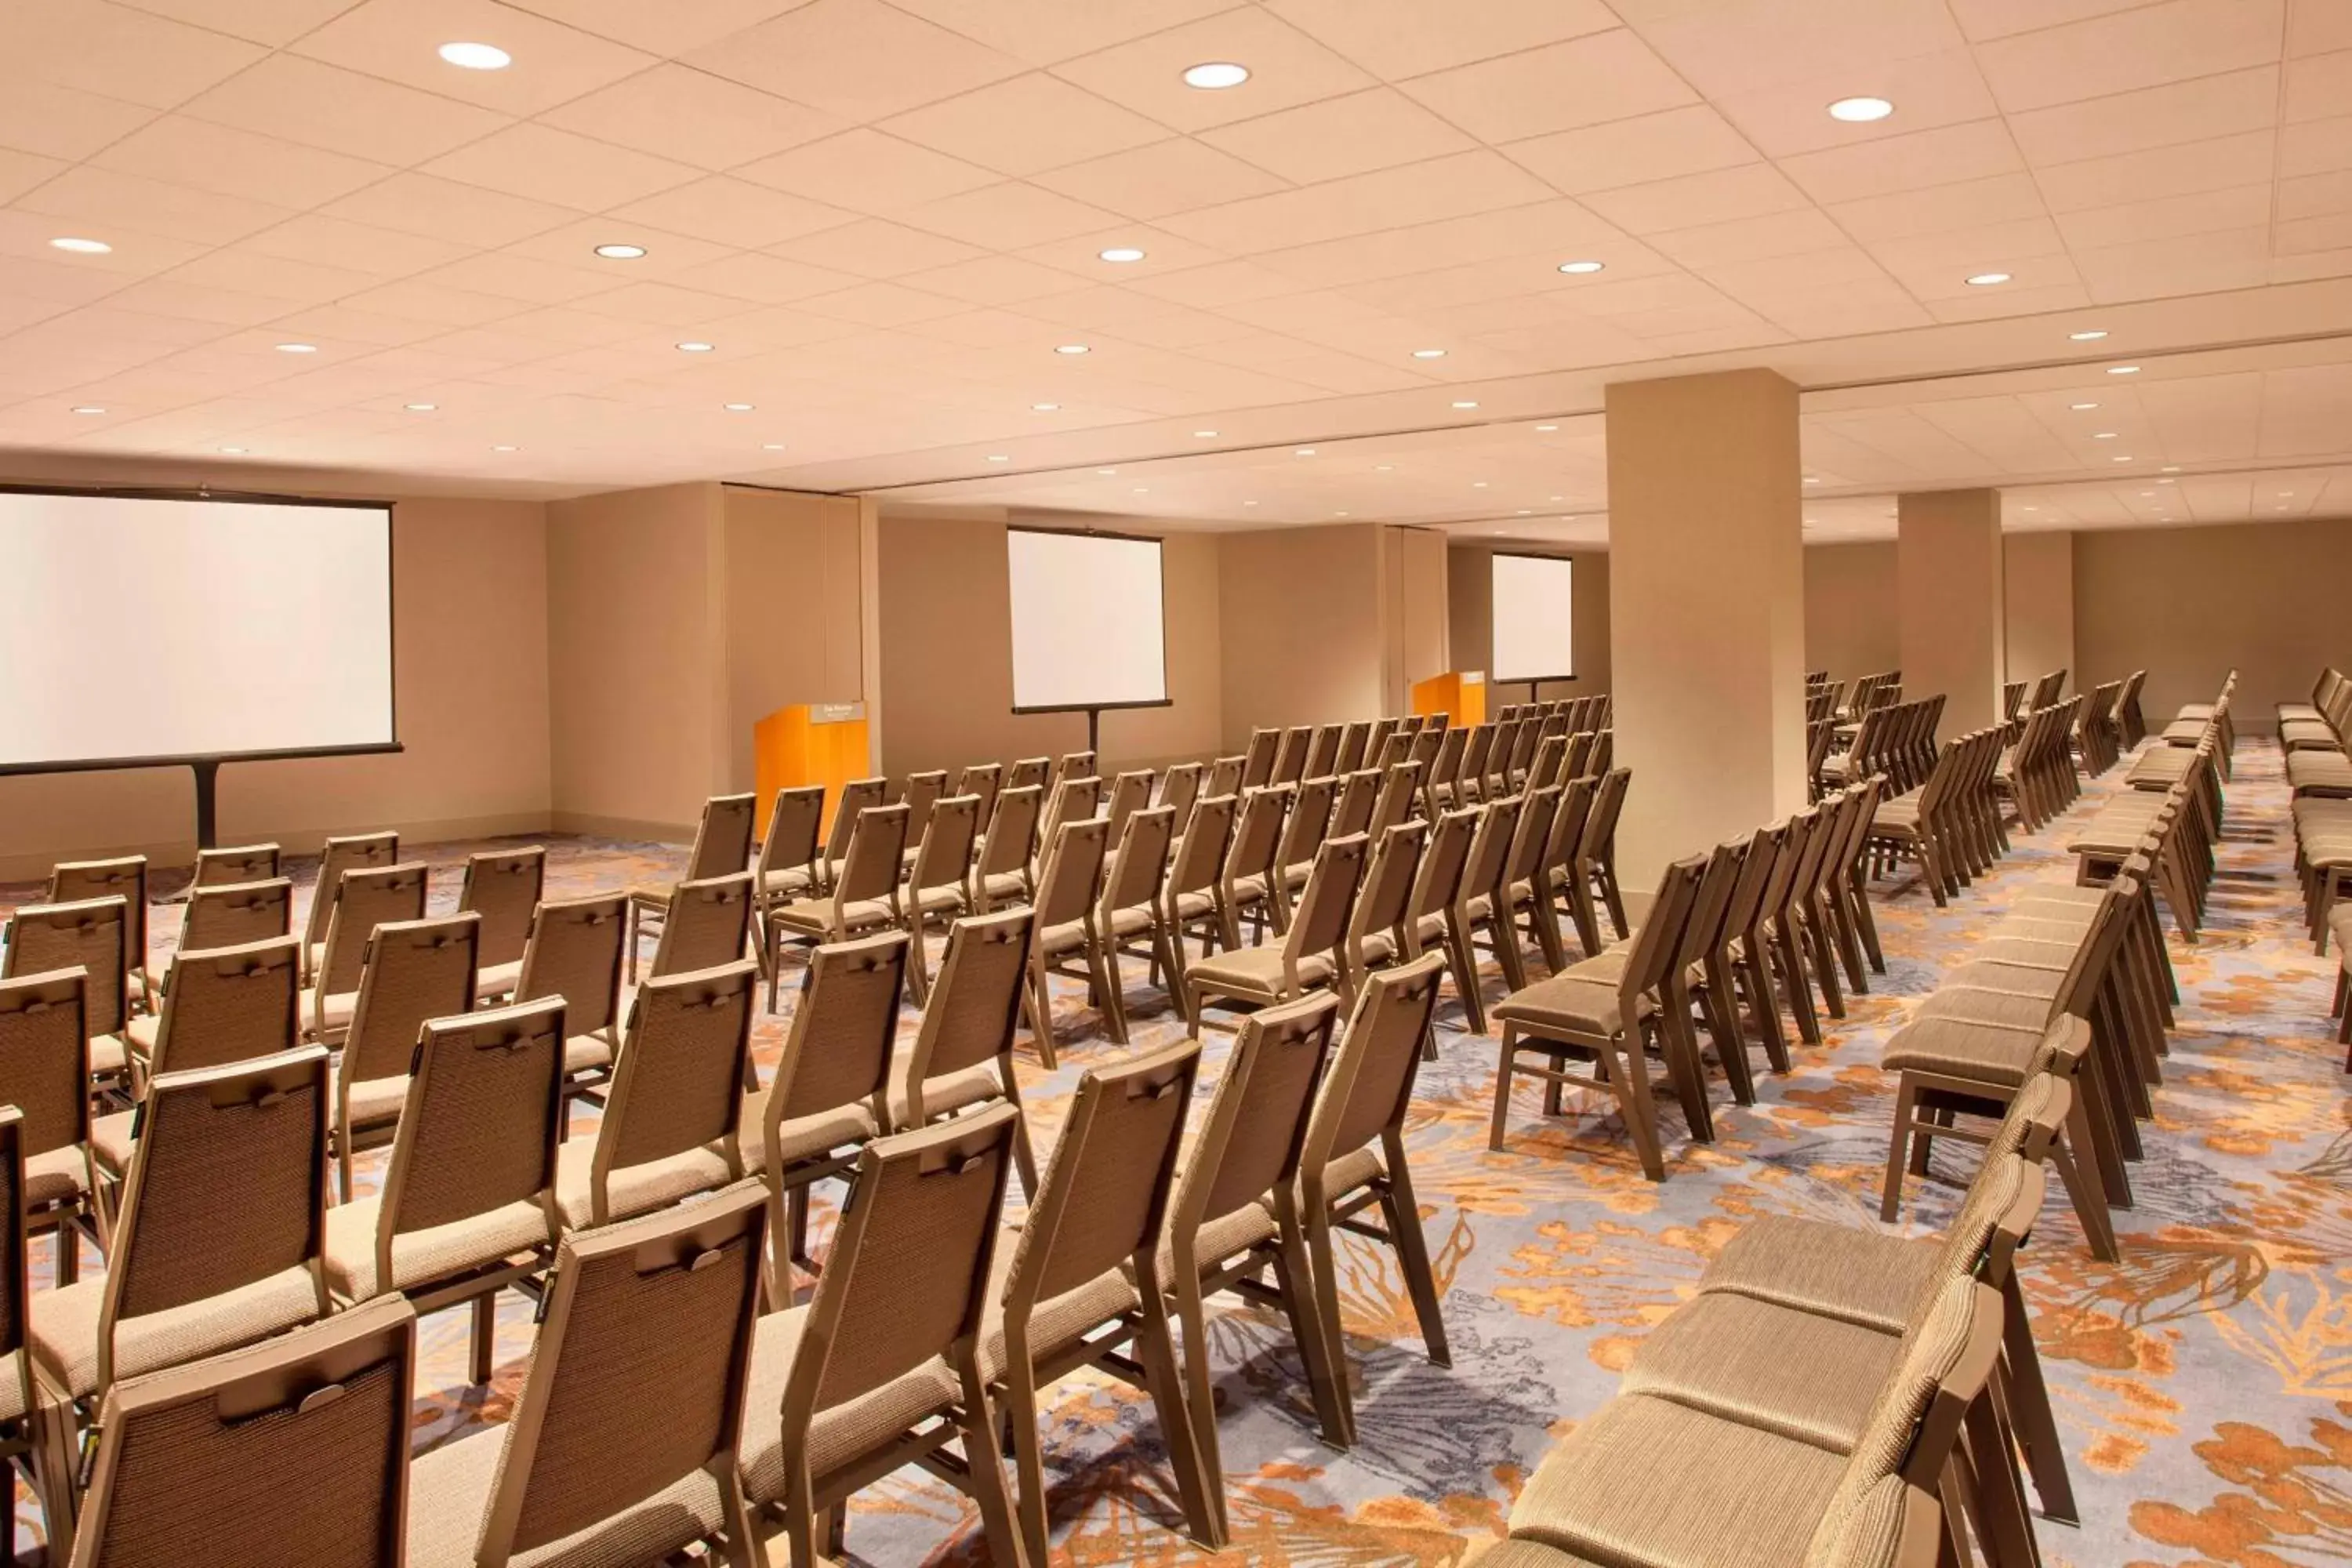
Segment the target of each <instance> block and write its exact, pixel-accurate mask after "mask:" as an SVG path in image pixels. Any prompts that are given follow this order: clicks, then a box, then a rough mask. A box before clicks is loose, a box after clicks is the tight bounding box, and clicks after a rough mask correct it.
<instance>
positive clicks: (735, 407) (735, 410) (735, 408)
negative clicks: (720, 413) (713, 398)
mask: <svg viewBox="0 0 2352 1568" xmlns="http://www.w3.org/2000/svg"><path fill="white" fill-rule="evenodd" d="M720 406H721V407H723V408H725V409H726V410H727V412H728V413H730V414H749V413H751V409H752V406H753V405H751V404H749V403H727V404H721V405H720Z"/></svg>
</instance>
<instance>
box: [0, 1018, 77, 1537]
mask: <svg viewBox="0 0 2352 1568" xmlns="http://www.w3.org/2000/svg"><path fill="white" fill-rule="evenodd" d="M0 1005H5V1003H0ZM24 1194H25V1148H24V1113H23V1112H22V1111H21V1110H18V1109H17V1108H16V1106H14V1105H0V1477H5V1478H6V1479H8V1480H9V1482H10V1484H11V1496H12V1497H13V1495H14V1483H15V1479H16V1472H19V1471H21V1472H22V1473H23V1475H24V1478H25V1479H26V1481H27V1482H29V1483H30V1484H31V1488H32V1493H33V1497H34V1499H35V1500H37V1501H38V1502H39V1504H40V1505H41V1515H42V1521H41V1522H42V1524H43V1526H44V1527H45V1528H46V1530H47V1537H48V1543H49V1552H50V1554H51V1555H50V1561H53V1562H54V1561H57V1560H58V1558H59V1557H61V1556H62V1555H63V1554H64V1553H65V1552H68V1551H70V1550H71V1548H72V1542H73V1514H74V1496H73V1487H74V1476H73V1473H72V1472H73V1466H72V1465H71V1464H70V1463H69V1462H68V1455H67V1445H66V1443H65V1442H64V1440H63V1435H62V1434H61V1433H60V1432H59V1431H58V1426H59V1419H58V1412H57V1410H56V1408H55V1406H54V1405H51V1404H50V1402H49V1401H48V1400H47V1399H46V1398H45V1397H44V1396H43V1395H42V1394H41V1392H40V1390H39V1389H38V1388H37V1386H36V1384H35V1383H34V1381H33V1359H32V1355H31V1353H30V1352H28V1351H27V1349H26V1340H25V1335H26V1321H27V1319H28V1318H29V1317H30V1315H31V1311H32V1300H33V1280H32V1266H31V1261H30V1258H28V1256H27V1253H28V1248H27V1247H26V1237H25V1205H24V1202H23V1198H24ZM13 1512H14V1510H11V1513H12V1515H13ZM7 1529H8V1535H7V1539H6V1540H5V1542H0V1563H6V1564H7V1565H8V1568H16V1562H17V1557H16V1520H15V1519H14V1518H13V1517H11V1518H10V1519H9V1520H8V1521H7Z"/></svg>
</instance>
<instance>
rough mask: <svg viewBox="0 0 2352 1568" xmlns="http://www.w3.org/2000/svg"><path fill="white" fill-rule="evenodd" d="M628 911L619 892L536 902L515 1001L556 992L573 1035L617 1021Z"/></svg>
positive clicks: (591, 1031) (552, 994) (623, 895)
mask: <svg viewBox="0 0 2352 1568" xmlns="http://www.w3.org/2000/svg"><path fill="white" fill-rule="evenodd" d="M628 912H629V901H628V895H627V894H625V893H605V894H599V895H597V896H595V897H593V898H586V899H559V900H554V901H552V902H550V903H542V904H541V905H540V906H539V908H538V910H536V911H534V912H533V913H532V915H531V917H530V942H527V943H525V944H524V946H523V950H522V978H521V981H520V984H517V985H516V987H515V1000H516V1001H518V1002H536V1001H538V1000H539V999H540V998H541V997H542V996H561V997H562V998H563V1021H564V1026H565V1027H566V1028H568V1029H570V1030H571V1031H572V1033H573V1034H575V1035H590V1034H594V1033H595V1032H596V1031H597V1030H599V1029H608V1028H611V1027H612V1026H614V1024H616V1023H618V1022H619V1021H620V1011H621V961H622V959H623V957H624V949H625V945H626V943H627V941H628V935H627V932H628Z"/></svg>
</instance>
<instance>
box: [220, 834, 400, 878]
mask: <svg viewBox="0 0 2352 1568" xmlns="http://www.w3.org/2000/svg"><path fill="white" fill-rule="evenodd" d="M394 858H395V859H396V858H398V857H396V856H395V857H394ZM281 859H282V855H281V853H280V851H279V850H278V846H277V845H275V844H235V845H230V846H228V847H226V848H214V849H199V850H197V851H196V864H195V868H194V870H193V871H191V872H190V873H189V881H188V886H189V887H190V889H197V888H222V887H227V886H230V885H231V884H234V883H237V882H267V881H270V880H272V879H276V878H278V877H282V876H284V875H285V874H286V873H285V871H284V870H283V868H281V866H280V864H279V862H280V860H281ZM385 864H386V865H389V864H391V862H390V861H386V862H385Z"/></svg>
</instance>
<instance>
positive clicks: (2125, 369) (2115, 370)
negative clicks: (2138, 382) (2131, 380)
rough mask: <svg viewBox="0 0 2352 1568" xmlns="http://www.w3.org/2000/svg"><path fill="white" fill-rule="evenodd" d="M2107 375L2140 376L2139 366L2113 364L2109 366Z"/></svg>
mask: <svg viewBox="0 0 2352 1568" xmlns="http://www.w3.org/2000/svg"><path fill="white" fill-rule="evenodd" d="M2107 374H2109V375H2137V374H2139V366H2137V365H2136V364H2111V365H2109V366H2107Z"/></svg>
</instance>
